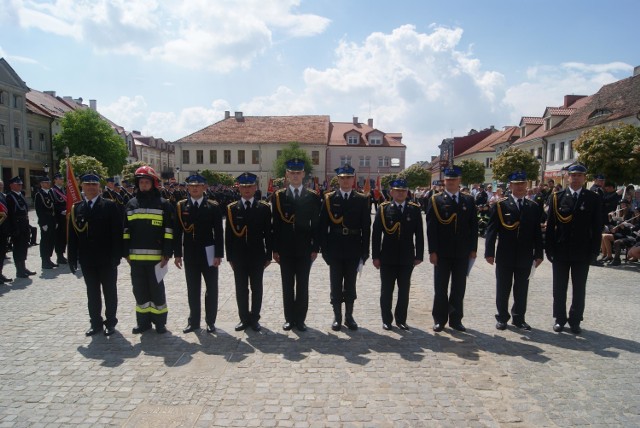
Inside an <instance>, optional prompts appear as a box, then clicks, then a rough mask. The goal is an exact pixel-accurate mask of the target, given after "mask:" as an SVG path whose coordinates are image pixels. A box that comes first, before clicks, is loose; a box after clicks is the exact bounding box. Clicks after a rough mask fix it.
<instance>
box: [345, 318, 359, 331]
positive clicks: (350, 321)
mask: <svg viewBox="0 0 640 428" xmlns="http://www.w3.org/2000/svg"><path fill="white" fill-rule="evenodd" d="M344 325H345V326H347V328H348V329H349V330H357V329H358V323H357V322H356V320H354V319H353V318H346V319H345V320H344Z"/></svg>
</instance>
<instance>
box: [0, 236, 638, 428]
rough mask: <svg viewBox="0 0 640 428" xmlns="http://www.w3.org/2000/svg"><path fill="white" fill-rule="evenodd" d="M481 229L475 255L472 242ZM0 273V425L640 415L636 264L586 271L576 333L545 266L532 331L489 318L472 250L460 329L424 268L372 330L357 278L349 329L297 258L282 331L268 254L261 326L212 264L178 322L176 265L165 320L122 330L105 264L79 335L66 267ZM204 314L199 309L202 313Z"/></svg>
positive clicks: (375, 284) (78, 301) (181, 306)
mask: <svg viewBox="0 0 640 428" xmlns="http://www.w3.org/2000/svg"><path fill="white" fill-rule="evenodd" d="M483 246H484V242H483V240H482V239H481V240H480V251H479V253H480V254H482V251H484V248H483ZM27 266H28V267H29V268H30V269H31V270H36V271H37V272H38V274H37V275H36V276H35V277H32V279H29V280H26V279H18V280H15V281H14V282H13V283H12V284H8V285H0V314H1V315H0V335H1V338H2V340H1V343H0V380H1V383H0V427H4V426H47V427H53V426H67V425H83V426H92V427H93V426H126V427H132V426H151V425H155V426H162V427H171V426H176V427H177V426H187V427H188V426H197V427H206V426H266V427H269V426H285V427H291V426H294V427H315V426H336V427H337V426H354V427H358V426H375V427H378V426H411V427H413V426H429V427H431V426H443V427H447V426H465V427H467V426H469V427H474V426H507V427H508V426H518V427H530V426H531V427H540V426H585V425H587V426H640V376H639V375H638V372H639V368H638V363H639V362H640V358H639V355H638V354H639V353H640V344H639V343H638V342H639V340H640V329H639V328H638V324H637V323H638V320H637V318H636V317H638V313H639V309H640V284H639V279H640V276H639V275H638V273H639V272H640V266H638V265H624V264H623V266H620V267H617V268H602V267H600V268H592V269H591V272H590V275H589V282H588V285H587V307H586V311H585V321H584V322H583V329H584V332H583V334H582V335H580V336H575V335H573V334H571V333H562V334H556V333H554V332H553V331H552V329H551V327H552V324H553V318H552V313H551V303H552V296H551V269H550V265H549V263H548V262H547V261H545V263H543V265H542V266H541V267H540V268H539V269H538V272H537V273H536V276H535V278H534V279H533V281H532V283H531V286H530V292H529V311H528V314H527V315H528V316H527V321H528V322H529V324H531V325H532V326H533V330H532V331H531V332H522V331H516V330H515V329H514V328H513V327H512V326H509V329H508V330H506V331H498V330H496V329H495V319H494V313H495V305H494V298H495V291H494V284H495V279H494V278H495V277H494V272H493V267H491V266H489V265H488V264H487V263H486V262H485V261H484V260H483V259H479V260H478V262H477V263H476V265H475V266H474V268H473V271H472V272H471V276H470V278H469V282H468V288H467V295H466V299H465V304H466V308H465V318H464V320H463V321H464V323H465V325H466V326H467V328H468V331H467V333H459V332H455V331H452V330H450V329H449V328H447V329H445V331H444V332H442V333H434V332H433V331H432V330H431V326H432V319H431V303H432V298H433V291H432V283H433V282H432V278H433V269H432V267H431V265H429V264H428V263H427V262H425V263H423V264H422V265H420V266H418V267H417V268H416V270H415V271H414V274H413V282H412V284H413V285H412V290H411V303H410V310H409V318H408V324H409V325H410V326H411V330H410V331H408V332H403V331H400V330H398V329H394V330H393V331H385V330H383V329H382V326H381V319H380V313H379V302H378V299H379V276H378V273H377V271H376V270H375V269H374V268H373V266H372V265H371V262H370V261H369V262H368V263H367V265H366V266H365V269H364V272H363V274H362V277H361V278H360V279H359V281H358V295H359V298H358V300H357V301H356V309H355V314H354V315H355V318H356V320H357V321H358V323H359V324H360V326H361V328H360V329H359V330H358V331H355V332H350V331H345V330H344V329H343V331H341V332H333V331H331V328H330V325H331V320H332V312H331V307H330V305H329V285H328V268H327V267H326V265H325V264H324V262H322V260H320V259H319V260H318V261H317V262H316V263H315V264H314V266H313V268H312V275H311V276H312V277H311V291H310V299H311V303H310V310H309V317H308V320H307V323H308V326H309V330H308V331H307V332H305V333H300V332H296V331H295V330H293V331H289V332H285V331H283V330H282V328H281V325H282V322H283V321H284V320H283V315H282V295H281V287H280V275H279V269H278V266H277V265H275V264H274V265H271V266H270V267H269V268H268V269H267V270H266V272H265V291H264V304H263V313H262V320H261V321H262V324H263V331H262V332H260V333H255V332H253V331H250V330H249V331H247V332H239V333H237V332H235V331H234V329H233V327H234V325H235V324H236V323H237V322H238V316H237V309H236V302H235V294H234V287H233V277H232V273H231V270H230V268H229V265H228V264H227V263H226V262H224V263H223V265H222V267H221V272H220V308H219V313H218V323H217V327H218V332H217V333H216V334H207V333H206V332H204V331H203V332H201V333H199V334H195V333H190V334H183V333H182V328H184V326H185V325H186V320H187V316H188V306H187V293H186V286H185V282H184V273H183V272H182V271H179V270H178V269H177V268H175V266H173V264H172V265H171V266H172V268H171V269H170V272H169V274H168V277H167V279H166V284H167V296H168V303H169V308H170V312H169V323H168V327H169V330H170V332H169V333H168V334H165V335H158V334H156V333H155V332H154V331H150V332H147V333H145V334H143V335H141V336H136V335H133V334H131V328H132V327H133V326H134V324H135V316H134V300H133V295H132V293H131V285H130V277H129V271H128V267H127V264H126V262H124V263H123V264H122V265H121V266H120V270H119V278H118V285H119V299H120V302H119V311H118V318H119V319H120V323H119V324H118V326H117V328H118V333H116V334H115V335H114V336H112V337H109V338H107V337H105V336H103V335H97V336H94V337H92V338H87V337H85V336H84V331H85V330H86V329H87V328H88V327H89V321H88V315H87V309H86V294H85V286H84V282H83V280H82V279H81V277H80V274H77V275H76V276H74V275H72V274H71V273H70V272H69V270H68V268H67V267H61V268H58V269H54V270H47V271H44V273H43V271H42V270H41V269H40V260H39V257H38V247H32V248H31V249H30V250H29V260H28V261H27ZM4 272H5V274H6V275H7V276H11V277H14V274H15V269H14V267H13V264H11V262H8V263H7V264H6V265H5V270H4ZM203 325H204V321H203Z"/></svg>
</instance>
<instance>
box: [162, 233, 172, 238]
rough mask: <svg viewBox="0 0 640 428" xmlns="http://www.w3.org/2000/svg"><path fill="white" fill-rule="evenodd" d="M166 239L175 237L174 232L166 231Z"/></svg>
mask: <svg viewBox="0 0 640 428" xmlns="http://www.w3.org/2000/svg"><path fill="white" fill-rule="evenodd" d="M164 239H173V233H165V234H164Z"/></svg>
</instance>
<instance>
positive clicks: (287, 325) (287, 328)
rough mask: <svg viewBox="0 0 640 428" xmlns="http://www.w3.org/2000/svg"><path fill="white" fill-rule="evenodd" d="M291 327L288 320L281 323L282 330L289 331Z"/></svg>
mask: <svg viewBox="0 0 640 428" xmlns="http://www.w3.org/2000/svg"><path fill="white" fill-rule="evenodd" d="M292 328H293V324H291V323H290V322H289V321H287V322H285V323H284V324H282V329H283V330H284V331H289V330H291V329H292Z"/></svg>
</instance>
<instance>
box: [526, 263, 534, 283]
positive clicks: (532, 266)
mask: <svg viewBox="0 0 640 428" xmlns="http://www.w3.org/2000/svg"><path fill="white" fill-rule="evenodd" d="M535 273H536V261H535V260H534V261H533V264H532V265H531V272H530V273H529V278H527V280H529V281H531V279H532V278H533V275H534V274H535Z"/></svg>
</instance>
